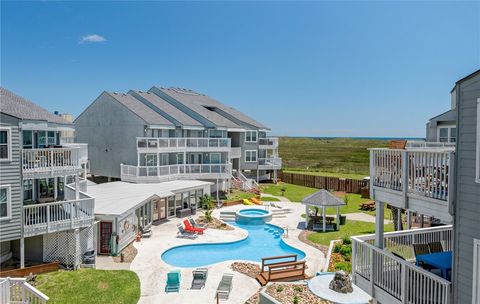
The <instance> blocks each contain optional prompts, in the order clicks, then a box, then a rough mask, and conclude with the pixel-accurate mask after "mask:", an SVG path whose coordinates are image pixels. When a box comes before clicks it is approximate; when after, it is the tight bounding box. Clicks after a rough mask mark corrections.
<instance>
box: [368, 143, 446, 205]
mask: <svg viewBox="0 0 480 304" xmlns="http://www.w3.org/2000/svg"><path fill="white" fill-rule="evenodd" d="M453 165H454V151H453V150H451V149H414V150H413V149H412V150H396V149H370V181H371V183H372V185H373V186H374V187H381V188H387V189H391V190H395V191H403V192H406V193H412V194H416V195H420V196H423V197H428V198H433V199H438V200H442V201H449V198H450V196H449V194H450V193H452V192H453V184H452V178H449V177H450V175H451V174H452V172H453V168H454V166H453Z"/></svg>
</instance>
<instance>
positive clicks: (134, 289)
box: [35, 269, 140, 304]
mask: <svg viewBox="0 0 480 304" xmlns="http://www.w3.org/2000/svg"><path fill="white" fill-rule="evenodd" d="M35 287H36V288H38V289H39V290H40V291H42V292H43V293H45V294H46V295H47V296H48V297H50V301H48V303H52V304H53V303H55V304H58V303H77V304H83V303H85V304H94V303H125V304H127V303H132V304H133V303H137V302H138V300H139V298H140V280H139V279H138V276H137V275H136V274H135V273H134V272H133V271H129V270H96V269H79V270H77V271H57V272H51V273H46V274H40V275H38V277H37V283H36V284H35Z"/></svg>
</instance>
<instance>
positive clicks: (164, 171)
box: [120, 163, 232, 182]
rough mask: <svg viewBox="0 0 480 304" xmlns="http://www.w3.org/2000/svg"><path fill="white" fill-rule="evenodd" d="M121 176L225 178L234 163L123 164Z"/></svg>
mask: <svg viewBox="0 0 480 304" xmlns="http://www.w3.org/2000/svg"><path fill="white" fill-rule="evenodd" d="M120 168H121V169H120V171H121V178H122V180H123V181H131V182H140V181H143V182H159V181H166V180H172V179H196V178H205V179H215V178H220V179H225V178H230V177H231V175H232V164H230V163H229V164H179V165H168V166H129V165H123V164H122V165H121V166H120Z"/></svg>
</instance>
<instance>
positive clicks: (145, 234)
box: [140, 225, 152, 238]
mask: <svg viewBox="0 0 480 304" xmlns="http://www.w3.org/2000/svg"><path fill="white" fill-rule="evenodd" d="M140 232H141V233H142V238H149V237H151V236H152V227H151V226H150V225H149V226H146V227H142V226H140Z"/></svg>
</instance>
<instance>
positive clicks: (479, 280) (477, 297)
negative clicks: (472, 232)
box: [472, 239, 480, 304]
mask: <svg viewBox="0 0 480 304" xmlns="http://www.w3.org/2000/svg"><path fill="white" fill-rule="evenodd" d="M479 286H480V240H477V239H473V279H472V304H480V288H478V287H479Z"/></svg>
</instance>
